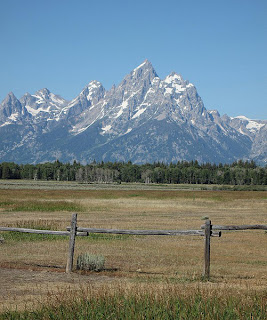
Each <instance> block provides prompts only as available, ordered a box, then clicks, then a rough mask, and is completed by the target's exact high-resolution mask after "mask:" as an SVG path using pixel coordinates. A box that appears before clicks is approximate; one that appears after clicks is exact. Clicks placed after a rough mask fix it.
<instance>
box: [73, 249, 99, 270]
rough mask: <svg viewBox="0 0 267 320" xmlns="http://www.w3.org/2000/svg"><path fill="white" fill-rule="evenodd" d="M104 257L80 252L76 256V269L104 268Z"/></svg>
mask: <svg viewBox="0 0 267 320" xmlns="http://www.w3.org/2000/svg"><path fill="white" fill-rule="evenodd" d="M104 265H105V258H104V257H103V256H99V255H94V254H90V253H83V254H80V255H79V256H78V258H77V270H84V271H101V270H103V269H104Z"/></svg>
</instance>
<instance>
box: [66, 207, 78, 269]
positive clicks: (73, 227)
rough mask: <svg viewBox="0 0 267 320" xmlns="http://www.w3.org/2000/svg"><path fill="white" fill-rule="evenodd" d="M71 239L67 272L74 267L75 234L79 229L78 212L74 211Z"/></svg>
mask: <svg viewBox="0 0 267 320" xmlns="http://www.w3.org/2000/svg"><path fill="white" fill-rule="evenodd" d="M70 228H71V229H70V241H69V253H68V260H67V266H66V273H70V272H71V271H72V267H73V256H74V247H75V236H76V231H77V213H73V215H72V219H71V227H70Z"/></svg>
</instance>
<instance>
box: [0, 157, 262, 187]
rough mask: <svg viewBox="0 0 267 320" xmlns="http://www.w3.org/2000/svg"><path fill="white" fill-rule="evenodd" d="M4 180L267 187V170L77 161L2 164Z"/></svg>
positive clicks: (250, 164) (251, 165) (240, 164)
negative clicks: (84, 162) (83, 163)
mask: <svg viewBox="0 0 267 320" xmlns="http://www.w3.org/2000/svg"><path fill="white" fill-rule="evenodd" d="M0 178H1V179H34V180H56V181H78V182H86V183H121V182H141V183H164V184H165V183H167V184H169V183H173V184H181V183H186V184H225V185H266V184H267V166H265V167H260V166H257V165H256V163H255V162H254V161H242V160H239V161H236V162H233V163H232V164H211V163H202V164H200V163H198V162H197V161H190V162H188V161H178V162H177V163H170V164H165V163H161V162H155V163H153V164H150V163H147V164H142V165H138V164H134V163H132V162H131V161H129V162H127V163H125V162H100V163H97V162H93V163H91V164H87V165H82V164H80V163H79V162H76V161H74V162H73V163H72V164H71V163H62V162H60V161H55V162H53V163H51V162H46V163H41V164H20V165H19V164H16V163H14V162H2V163H0Z"/></svg>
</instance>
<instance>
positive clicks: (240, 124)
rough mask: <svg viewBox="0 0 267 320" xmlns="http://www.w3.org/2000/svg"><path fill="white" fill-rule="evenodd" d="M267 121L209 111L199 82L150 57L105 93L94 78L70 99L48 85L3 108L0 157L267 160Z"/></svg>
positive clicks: (12, 99)
mask: <svg viewBox="0 0 267 320" xmlns="http://www.w3.org/2000/svg"><path fill="white" fill-rule="evenodd" d="M266 138H267V121H265V120H264V121H263V120H250V119H247V118H246V117H244V116H240V117H237V118H230V117H228V116H227V115H224V116H222V117H221V116H220V114H219V113H218V112H217V111H216V110H207V109H206V108H205V107H204V104H203V101H202V99H201V98H200V96H199V95H198V93H197V90H196V88H195V86H194V85H193V84H192V83H190V82H188V81H187V80H184V79H183V78H182V76H181V75H179V74H177V73H175V72H173V73H171V74H170V75H168V76H167V77H166V78H165V79H163V80H162V79H160V78H159V77H158V75H157V73H156V71H155V70H154V68H153V66H152V65H151V63H150V62H149V61H147V60H146V61H144V62H143V63H142V64H141V65H140V66H139V67H137V68H135V69H134V70H133V71H132V72H131V73H130V74H128V75H127V76H126V77H125V78H124V79H123V81H122V82H121V83H120V84H119V85H118V87H115V86H113V87H112V88H111V89H110V90H109V91H106V90H105V89H104V87H103V86H102V84H101V83H100V82H98V81H91V82H90V83H89V84H88V85H87V86H86V87H85V88H84V89H83V90H82V92H81V93H80V94H79V95H78V96H77V97H76V98H75V99H73V100H72V101H66V100H65V99H63V98H61V97H60V96H58V95H55V94H53V93H51V92H50V91H49V90H48V89H42V90H39V91H38V92H36V93H35V94H33V95H31V94H29V93H26V94H25V95H24V96H23V97H22V98H21V99H20V100H18V99H17V98H16V97H15V96H14V94H13V93H9V94H8V95H7V97H6V98H5V99H4V100H3V102H2V103H1V105H0V161H15V162H17V163H26V162H29V163H38V162H45V161H54V160H56V159H58V160H60V161H63V162H66V161H73V160H78V161H80V162H82V163H89V162H91V161H93V160H94V159H95V160H97V161H101V160H104V161H128V160H131V161H133V162H136V163H145V162H154V161H164V162H171V161H172V162H176V161H178V160H198V161H199V162H207V161H209V162H215V163H219V162H223V163H225V162H233V161H234V160H237V159H244V160H246V159H249V160H252V159H253V160H255V161H257V162H258V163H261V164H266V163H267V139H266Z"/></svg>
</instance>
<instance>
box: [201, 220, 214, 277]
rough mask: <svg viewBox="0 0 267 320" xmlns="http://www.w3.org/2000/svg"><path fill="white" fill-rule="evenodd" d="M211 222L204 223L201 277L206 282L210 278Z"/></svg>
mask: <svg viewBox="0 0 267 320" xmlns="http://www.w3.org/2000/svg"><path fill="white" fill-rule="evenodd" d="M211 229H212V225H211V221H210V220H209V219H207V220H206V222H205V250H204V272H203V277H204V278H205V279H207V280H209V278H210V236H211Z"/></svg>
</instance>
